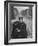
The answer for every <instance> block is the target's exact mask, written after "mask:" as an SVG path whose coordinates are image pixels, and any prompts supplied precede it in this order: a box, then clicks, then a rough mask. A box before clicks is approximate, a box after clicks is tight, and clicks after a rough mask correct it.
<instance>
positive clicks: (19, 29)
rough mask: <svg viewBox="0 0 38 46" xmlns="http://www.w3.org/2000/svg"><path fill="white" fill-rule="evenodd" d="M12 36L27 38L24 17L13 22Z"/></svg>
mask: <svg viewBox="0 0 38 46" xmlns="http://www.w3.org/2000/svg"><path fill="white" fill-rule="evenodd" d="M11 38H27V31H26V24H25V23H24V22H23V17H19V21H16V22H14V23H13V31H12V34H11Z"/></svg>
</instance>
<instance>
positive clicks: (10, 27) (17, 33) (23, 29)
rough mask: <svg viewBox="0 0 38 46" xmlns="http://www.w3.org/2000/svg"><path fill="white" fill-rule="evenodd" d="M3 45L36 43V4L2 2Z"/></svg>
mask: <svg viewBox="0 0 38 46" xmlns="http://www.w3.org/2000/svg"><path fill="white" fill-rule="evenodd" d="M4 20H5V21H4V22H5V30H4V43H5V44H19V43H22V44H23V43H37V24H36V23H37V2H25V1H24V2H23V1H5V2H4Z"/></svg>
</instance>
